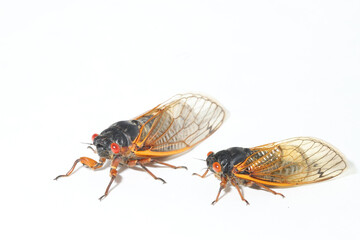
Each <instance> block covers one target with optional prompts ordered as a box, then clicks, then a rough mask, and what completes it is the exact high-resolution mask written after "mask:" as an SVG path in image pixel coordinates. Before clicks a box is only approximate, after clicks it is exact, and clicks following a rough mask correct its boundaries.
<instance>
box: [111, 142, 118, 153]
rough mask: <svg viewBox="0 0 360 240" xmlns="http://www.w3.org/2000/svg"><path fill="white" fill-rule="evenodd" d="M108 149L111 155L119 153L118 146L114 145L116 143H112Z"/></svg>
mask: <svg viewBox="0 0 360 240" xmlns="http://www.w3.org/2000/svg"><path fill="white" fill-rule="evenodd" d="M110 148H111V151H112V152H113V153H119V152H120V146H119V145H118V144H116V143H112V144H111V145H110Z"/></svg>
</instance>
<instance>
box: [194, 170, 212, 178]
mask: <svg viewBox="0 0 360 240" xmlns="http://www.w3.org/2000/svg"><path fill="white" fill-rule="evenodd" d="M208 172H209V169H206V171H205V172H204V174H203V175H200V174H198V173H193V174H192V175H195V176H199V177H201V178H204V177H205V176H206V174H207V173H208Z"/></svg>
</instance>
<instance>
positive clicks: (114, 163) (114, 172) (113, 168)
mask: <svg viewBox="0 0 360 240" xmlns="http://www.w3.org/2000/svg"><path fill="white" fill-rule="evenodd" d="M120 161H121V159H120V158H115V159H114V160H113V161H112V162H111V169H110V177H111V179H110V182H109V184H108V186H107V187H106V190H105V193H104V195H102V196H101V197H100V198H99V200H100V201H101V200H103V199H104V197H106V196H107V195H108V194H109V191H110V187H111V184H112V183H113V182H114V180H115V178H116V176H117V174H118V171H117V170H116V169H117V167H118V166H119V164H120Z"/></svg>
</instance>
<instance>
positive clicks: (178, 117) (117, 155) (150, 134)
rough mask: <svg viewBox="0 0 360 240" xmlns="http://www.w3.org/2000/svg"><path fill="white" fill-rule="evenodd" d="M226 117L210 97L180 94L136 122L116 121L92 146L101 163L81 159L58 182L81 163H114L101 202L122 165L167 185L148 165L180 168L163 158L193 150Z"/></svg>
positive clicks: (99, 165) (94, 165)
mask: <svg viewBox="0 0 360 240" xmlns="http://www.w3.org/2000/svg"><path fill="white" fill-rule="evenodd" d="M224 118H225V111H224V109H223V108H222V107H221V106H220V105H219V104H218V103H217V102H216V101H214V100H212V99H210V98H208V97H205V96H202V95H199V94H182V95H176V96H174V97H173V98H171V99H170V100H168V101H166V102H165V103H163V104H160V105H158V106H156V107H155V108H153V109H152V110H150V111H148V112H146V113H144V114H142V115H141V116H139V117H136V118H134V119H133V120H129V121H120V122H116V123H114V124H112V125H111V126H110V127H109V128H107V129H105V130H104V131H102V132H101V133H100V134H94V135H93V136H92V141H93V143H92V144H91V145H93V146H94V147H95V148H96V149H93V150H94V152H96V153H97V154H98V155H99V161H95V160H93V159H91V158H88V157H80V158H79V159H77V160H76V161H75V162H74V164H73V166H72V168H71V169H70V170H69V171H68V172H67V173H66V174H65V175H60V176H58V177H56V178H55V180H56V179H58V178H60V177H65V176H69V175H70V174H71V173H72V172H73V170H74V169H75V166H76V164H77V163H79V162H80V163H82V164H84V165H86V166H88V167H90V168H92V169H97V168H100V167H102V166H103V165H104V162H105V161H106V160H110V161H111V170H110V177H111V180H110V183H109V184H108V186H107V188H106V191H105V194H104V195H103V196H102V197H100V200H101V199H102V198H103V197H105V196H107V195H108V193H109V189H110V186H111V184H112V182H113V181H114V179H115V178H116V176H117V174H118V171H117V168H118V166H120V165H124V166H127V167H134V166H140V167H141V168H143V169H144V170H145V171H146V172H148V173H149V174H150V175H151V176H152V177H153V178H154V179H158V180H161V181H163V182H164V183H165V181H164V180H163V179H161V178H158V177H156V176H155V175H154V174H153V173H152V172H151V171H150V170H149V169H148V168H147V167H146V166H145V165H146V164H148V163H151V162H152V163H156V164H162V165H166V166H168V167H172V168H178V167H176V166H173V165H170V164H168V163H165V162H163V161H162V158H163V157H169V156H173V155H177V154H180V153H183V152H185V151H187V150H190V149H192V148H193V147H195V146H196V145H197V144H199V143H200V142H202V141H204V140H205V139H206V138H208V137H209V136H210V135H211V134H213V133H214V132H215V131H216V130H217V129H218V128H219V127H220V126H221V124H222V123H223V121H224Z"/></svg>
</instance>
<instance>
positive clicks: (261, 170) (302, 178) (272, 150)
mask: <svg viewBox="0 0 360 240" xmlns="http://www.w3.org/2000/svg"><path fill="white" fill-rule="evenodd" d="M206 163H207V170H206V171H205V173H204V174H203V175H199V174H196V173H194V174H195V175H198V176H200V177H202V178H204V177H205V176H206V174H207V173H208V172H209V171H211V172H213V173H214V174H215V176H216V177H217V178H218V179H220V181H221V182H220V189H219V192H218V194H217V196H216V199H215V200H214V201H213V202H212V204H215V203H216V202H217V201H218V200H219V196H220V193H221V191H222V190H223V189H224V188H225V187H226V186H227V184H228V183H230V184H231V185H233V186H234V187H235V188H236V189H237V191H238V192H239V194H240V197H241V199H242V200H243V201H245V202H246V203H247V204H249V202H248V201H247V200H246V199H245V198H244V196H243V192H242V190H241V189H240V186H241V185H244V186H250V187H258V188H262V189H265V190H267V191H269V192H271V193H273V194H277V195H280V196H282V197H284V195H282V194H281V193H278V192H275V191H274V190H272V189H271V188H270V187H291V186H297V185H302V184H308V183H315V182H320V181H325V180H328V179H330V178H333V177H336V176H338V175H339V174H341V173H342V172H343V171H344V169H345V168H346V163H345V159H344V157H343V155H342V154H341V153H340V152H339V151H338V150H336V149H334V147H332V146H331V145H330V144H328V143H326V142H324V141H322V140H319V139H315V138H311V137H297V138H291V139H287V140H284V141H280V142H274V143H270V144H266V145H262V146H258V147H253V148H241V147H232V148H229V149H226V150H223V151H219V152H217V153H213V152H209V153H208V155H207V159H206Z"/></svg>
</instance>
